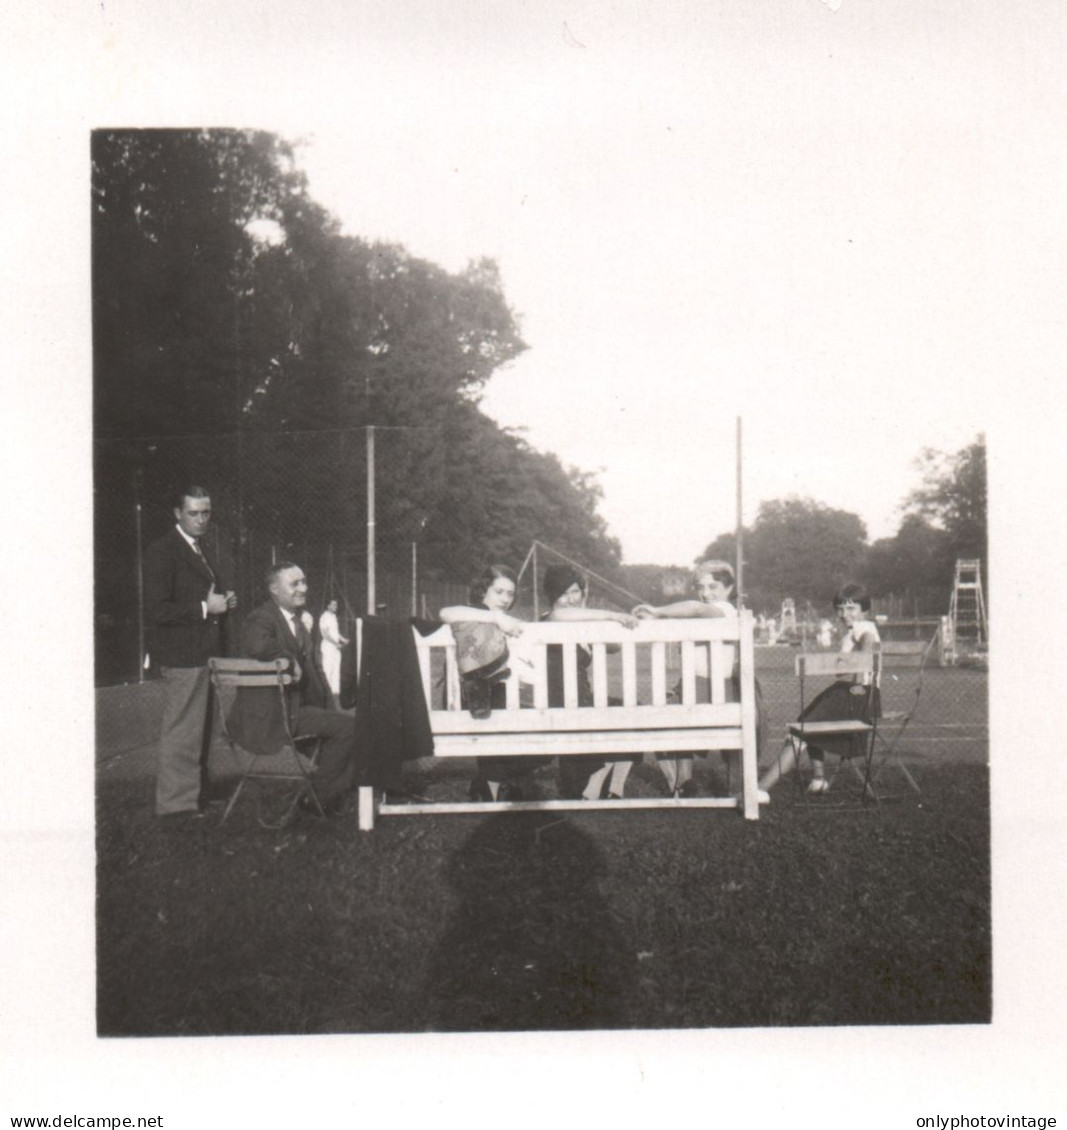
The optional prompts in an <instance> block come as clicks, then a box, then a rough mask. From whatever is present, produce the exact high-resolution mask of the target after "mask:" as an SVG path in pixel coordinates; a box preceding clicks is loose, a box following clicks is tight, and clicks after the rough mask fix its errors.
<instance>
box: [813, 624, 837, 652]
mask: <svg viewBox="0 0 1067 1130" xmlns="http://www.w3.org/2000/svg"><path fill="white" fill-rule="evenodd" d="M815 640H816V642H817V643H818V645H819V647H833V645H834V626H833V624H832V623H831V622H830V621H829V620H820V621H819V631H818V633H817V635H816V636H815Z"/></svg>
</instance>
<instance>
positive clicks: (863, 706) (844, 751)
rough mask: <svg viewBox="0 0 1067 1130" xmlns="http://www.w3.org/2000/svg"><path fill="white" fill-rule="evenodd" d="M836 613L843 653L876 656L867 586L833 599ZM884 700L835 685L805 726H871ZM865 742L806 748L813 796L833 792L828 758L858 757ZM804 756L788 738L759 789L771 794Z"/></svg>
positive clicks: (854, 739) (850, 685) (826, 742)
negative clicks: (845, 723)
mask: <svg viewBox="0 0 1067 1130" xmlns="http://www.w3.org/2000/svg"><path fill="white" fill-rule="evenodd" d="M834 608H835V610H836V611H837V615H838V618H839V619H840V620H841V623H842V624H843V625H844V627H845V634H844V637H843V639H842V640H841V651H843V652H851V651H873V650H874V649H875V647H876V646H877V645H878V644H879V643H880V642H881V641H880V637H879V635H878V629H877V628H876V627H875V625H874V623H873V622H872V621H871V620H869V619H868V618H867V615H868V613H869V612H870V610H871V597H870V594H869V593H868V592H867V590H866V589H865V588H864V587H863V585H844V586H842V587H841V588H840V589H839V590H838V592H837V594H836V595H835V596H834ZM881 712H882V711H881V700H880V697H879V692H878V688H877V687H876V686H875V687H871V688H870V693H869V694H868V693H867V690H866V688H865V686H864V684H862V683H858V682H857V681H856V680H855V679H853V678H840V679H835V680H834V682H832V683H831V684H830V685H829V686H828V687H827V688H826V689H825V690H823V691H821V692H820V693H819V694H817V695H816V696H815V697H814V698H813V699H812V700H811V702H809V703H808V705H807V706H806V707H805V708H804V712H803V713H802V714H801V716H800V717H801V720H803V721H805V722H841V721H850V720H856V719H858V720H860V721H863V722H867V723H868V724H869V723H870V722H871V721H872V720H873V719H875V718H877V717H879V716H880V715H881ZM865 741H866V737H865V736H864V735H862V734H860V735H857V734H839V735H830V736H827V737H823V738H820V739H819V744H818V745H814V744H813V743H812V742H811V741H806V742H804V747H805V748H806V749H807V753H808V757H809V758H810V759H811V771H812V778H811V781H810V782H809V784H808V792H809V793H825V792H828V791H829V788H830V782H829V781H828V780H827V779H826V765H825V759H826V754H828V753H829V754H832V755H834V756H835V757H855V756H858V755H859V754H860V753H861V752H862V745H863V742H865ZM799 752H801V751H799V750H797V749H796V748H795V747H794V744H793V740H792V739H791V738H786V740H785V742H784V743H783V745H782V750H781V753H780V754H779V755H778V757H777V759H776V760H775V761H774V763H773V764H772V765H771V766H770V767H769V768H768V769H767V772H766V773H765V774H764V775H763V778H762V780H761V781H760V788H762V789H769V788H770V787H771V786H772V785H774V784H775V783H776V782H777V780H778V778H779V777H781V776H782V774H783V773H788V772H789V770H790V769H792V768H793V767H794V766H795V765H796V762H797V755H798V753H799Z"/></svg>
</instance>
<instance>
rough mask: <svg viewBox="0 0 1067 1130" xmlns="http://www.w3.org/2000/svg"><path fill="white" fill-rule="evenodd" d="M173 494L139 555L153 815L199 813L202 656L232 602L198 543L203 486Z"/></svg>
mask: <svg viewBox="0 0 1067 1130" xmlns="http://www.w3.org/2000/svg"><path fill="white" fill-rule="evenodd" d="M173 501H174V518H175V523H176V524H175V526H174V529H172V530H171V531H170V532H169V533H167V534H164V535H163V537H161V538H159V540H158V541H155V542H153V543H152V544H151V545H150V546H149V547H148V549H147V551H146V552H145V558H144V609H145V618H146V620H147V622H148V626H149V629H150V631H151V636H150V639H149V654H150V655H151V657H152V660H153V661H154V662H155V663H156V664H157V665H158V667H159V670H160V674H161V675H162V677H163V724H162V727H161V730H160V735H159V754H158V769H157V773H156V815H157V816H162V817H168V818H170V819H171V821H175V820H177V819H179V818H185V817H190V816H197V815H199V813H200V790H201V784H202V778H203V773H202V769H201V759H202V756H203V753H204V741H205V727H206V722H207V704H208V671H207V661H208V659H210V658H211V657H212V656H214V655H221V654H222V621H223V619H224V618H225V616H226V614H227V613H228V612H229V610H230V609H231V608H233V607H235V606H236V604H237V597H236V596H235V595H234V593H233V591H232V590H231V589H227V588H226V585H225V583H224V581H223V580H222V578H221V576H220V574H219V570H218V566H217V565H216V564H214V563H213V562H211V561H209V560H208V558H207V555H206V554H205V553H204V549H203V547H202V546H201V544H200V539H201V538H202V537H203V536H204V534H205V533H207V529H208V526H209V524H210V522H211V498H210V497H209V495H208V493H207V491H206V490H205V489H204V488H203V487H200V486H187V487H185V488H183V489H182V490H181V491H180V492H179V493H178V495H177V496H176V497H175V498H174V500H173Z"/></svg>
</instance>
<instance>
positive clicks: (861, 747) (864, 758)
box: [789, 648, 882, 803]
mask: <svg viewBox="0 0 1067 1130" xmlns="http://www.w3.org/2000/svg"><path fill="white" fill-rule="evenodd" d="M881 658H882V657H881V652H880V651H879V650H878V649H877V648H876V649H875V650H873V651H850V652H836V653H828V652H810V653H808V652H805V653H802V654H801V655H798V656H797V658H796V673H797V676H798V678H799V679H800V715H799V717H798V719H797V721H796V722H791V723H790V724H789V738H790V741H791V742H792V744H793V752H794V753H795V755H796V763H797V769H796V772H797V782H798V785H799V787H800V788H801V790H802V791H803V789H804V782H803V778H802V774H801V765H800V756H801V753H802V752H803V751H805V750H806V751H807V752H808V757H809V760H810V759H811V747H814V748H816V749H819V750H821V751H823V754H824V756H826V755H827V754H828V755H829V756H831V757H837V758H838V765H837V768H836V769H835V770H834V773H833V775H832V776H830V777H829V778H828V782H829V787H830V788H832V786H833V784H834V782H835V781H836V780H837V778H838V777H839V775H840V774H841V772H842V771H843V770H847V771H848V772H850V773H852V774H854V775H855V776H856V777H857V778H858V779H859V781H860V783H861V784H862V786H863V791H862V792H861V794H860V799H861V803H866V800H867V797H868V796H872V797H874V799H875V800H877V799H878V796H877V794H876V793H875V791H874V788H873V784H872V780H871V766H872V758H873V754H874V742H875V735H876V734H877V731H878V722H879V719H878V697H877V696H878V689H877V688H878V680H879V677H880V674H881ZM827 676H829V677H830V678H831V680H832V681H831V682H830V683H829V684H828V685H826V686H823V687H822V688H821V689H820V691H819V693H818V694H817V695H814V696H810V697H809V689H810V682H809V680H810V679H811V678H813V677H814V678H820V677H827ZM837 688H840V691H838V689H837ZM820 702H821V703H823V704H824V708H823V709H818V710H816V707H817V705H818V704H819V703H820ZM834 708H839V709H838V711H837V712H838V713H839V714H840V716H839V717H838V716H831V717H829V718H827V717H825V716H824V715H825V713H826V711H827V709H829V710H830V711H831V714H832V715H833V712H834ZM811 713H815V714H817V717H815V718H810V717H806V715H808V714H811ZM857 761H861V762H862V763H863V771H862V772H861V771H860V769H859V767H858V766H857V765H856V762H857ZM804 796H805V799H806V798H807V793H806V792H804Z"/></svg>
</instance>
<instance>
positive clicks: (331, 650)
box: [319, 597, 348, 709]
mask: <svg viewBox="0 0 1067 1130" xmlns="http://www.w3.org/2000/svg"><path fill="white" fill-rule="evenodd" d="M338 607H339V606H338V603H337V597H331V598H330V599H329V600H328V601H326V608H325V609H324V610H323V613H322V615H321V616H320V617H319V635H320V636H321V637H322V642H321V643H320V644H319V654H320V655H321V656H322V672H323V674H324V675H325V676H326V683H327V685H328V686H329V688H330V694H331V695H333V704H334V706H335V707H336V708H337V709H340V706H341V648H343V647H344V646H345V644H346V643H348V640H347V639H346V638H345V637H344V636H342V635H341V629H340V626H339V625H338V623H337V609H338Z"/></svg>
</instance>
